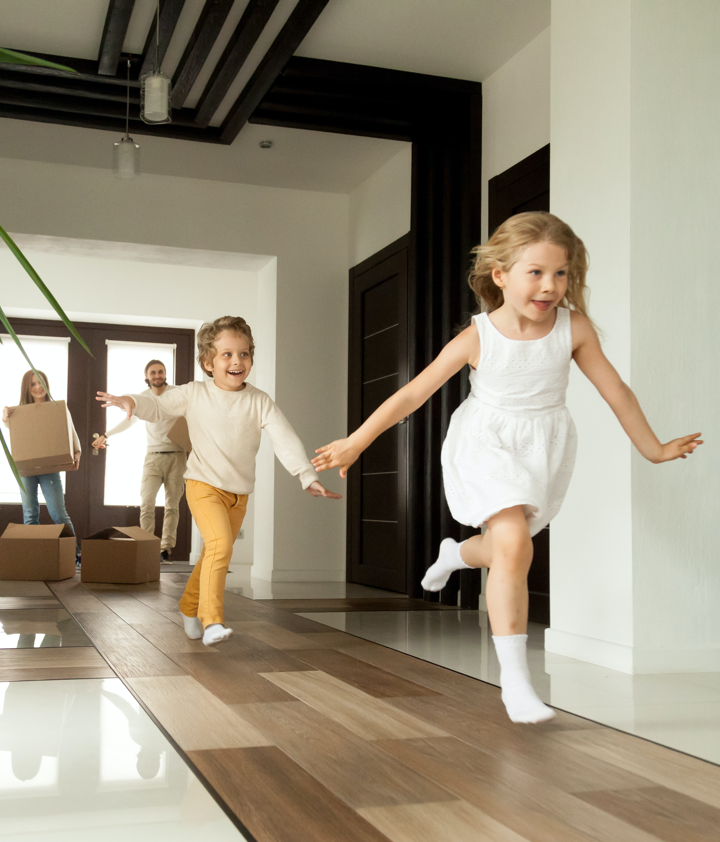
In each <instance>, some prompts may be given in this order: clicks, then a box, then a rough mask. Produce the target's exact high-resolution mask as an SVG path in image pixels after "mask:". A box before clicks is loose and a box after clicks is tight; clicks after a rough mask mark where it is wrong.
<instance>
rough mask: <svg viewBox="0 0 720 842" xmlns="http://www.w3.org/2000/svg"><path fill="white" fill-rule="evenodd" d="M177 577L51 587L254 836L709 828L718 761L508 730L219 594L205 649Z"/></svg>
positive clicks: (370, 656) (402, 664)
mask: <svg viewBox="0 0 720 842" xmlns="http://www.w3.org/2000/svg"><path fill="white" fill-rule="evenodd" d="M186 578H187V576H186V575H184V574H179V573H171V574H167V573H163V577H162V581H161V582H160V583H152V584H150V585H135V586H132V585H128V586H112V585H97V586H92V585H86V586H83V585H81V584H80V583H79V581H78V580H68V581H65V582H59V583H54V584H51V586H50V587H51V588H52V591H53V592H54V593H55V595H56V596H57V599H58V600H59V602H60V603H62V605H63V606H64V607H65V608H66V609H67V610H68V611H70V612H71V613H72V615H73V616H74V617H75V619H76V620H77V621H78V622H79V623H80V625H81V626H82V628H83V629H84V630H85V632H86V634H87V635H88V636H89V637H90V639H91V640H92V641H93V643H94V644H95V646H96V647H97V649H98V651H99V652H100V653H101V655H102V656H103V657H104V658H105V659H106V660H107V662H108V663H109V664H110V666H111V667H112V668H113V670H114V671H115V672H116V673H117V674H118V675H119V676H121V677H122V678H123V679H124V680H125V682H126V683H127V684H128V686H129V687H130V688H131V689H132V691H133V692H134V693H135V694H136V696H137V697H138V698H139V699H140V700H141V702H142V703H143V704H144V706H145V707H146V708H147V710H149V711H150V712H151V713H152V715H153V716H154V717H155V719H156V720H157V721H158V722H159V723H160V724H161V726H162V727H163V728H164V729H165V730H166V732H167V733H168V734H169V735H170V736H171V738H172V739H173V740H174V741H175V742H176V743H177V745H178V746H179V747H180V749H182V750H183V751H184V752H185V753H186V755H187V757H188V758H189V760H190V762H191V763H192V764H193V765H194V766H195V768H196V769H197V770H198V771H199V772H200V773H201V775H202V776H204V778H205V779H206V781H207V782H208V783H209V784H210V786H211V787H212V788H213V789H214V790H215V791H216V793H217V794H218V795H219V796H220V798H221V799H222V800H223V801H224V803H225V804H226V805H227V807H228V808H229V810H230V811H231V812H232V814H234V815H235V816H236V817H237V819H239V821H240V822H241V824H242V826H243V827H245V828H247V830H248V831H249V832H250V834H252V835H253V836H254V837H255V839H257V840H260V842H326V840H327V842H355V840H357V841H358V842H360V840H363V842H365V841H367V842H371V840H377V842H380V840H388V839H389V840H394V842H418V840H430V841H431V842H436V840H447V841H448V842H465V840H468V842H470V840H472V842H476V840H483V841H484V840H488V841H489V842H496V841H497V842H522V840H527V842H590V840H594V842H652V840H664V842H700V840H703V842H705V841H706V840H707V842H710V840H712V841H713V842H717V840H718V839H720V768H719V767H716V766H713V765H712V764H709V763H705V762H703V761H700V760H696V759H694V758H690V757H687V756H686V755H683V754H679V753H677V752H674V751H671V750H669V749H665V748H662V747H659V746H656V745H654V744H652V743H648V742H645V741H643V740H641V739H639V738H636V737H632V736H628V735H626V734H622V733H620V732H617V731H613V730H611V729H609V728H605V727H602V726H599V725H596V724H594V723H592V722H589V721H587V720H583V719H580V718H578V717H574V716H571V715H569V714H566V713H559V714H558V717H557V719H556V720H554V721H553V722H551V723H546V724H543V725H539V726H518V725H513V724H512V723H510V722H509V720H508V719H507V717H506V715H505V712H504V710H503V707H502V703H501V701H500V694H499V691H498V689H497V688H495V687H493V686H491V685H488V684H484V683H482V682H480V681H477V680H474V679H472V678H468V677H467V676H463V675H459V674H457V673H453V672H451V671H448V670H445V669H443V668H442V667H438V666H435V665H433V664H429V663H426V662H424V661H421V660H418V659H415V658H413V657H411V656H408V655H404V654H402V653H399V652H396V651H394V650H391V649H386V648H384V647H382V646H378V645H376V644H373V643H368V642H365V641H362V640H360V639H359V638H355V637H353V636H351V635H348V634H345V633H343V632H336V631H328V629H327V627H326V626H323V625H320V624H317V623H315V622H313V621H310V620H307V619H305V618H302V617H298V616H295V614H293V613H292V611H293V610H296V611H297V610H300V609H299V608H298V606H296V605H290V604H288V605H287V606H286V608H287V610H286V609H285V608H283V607H282V602H280V603H278V602H277V601H269V602H267V603H260V602H253V601H252V600H249V599H246V598H243V597H242V596H238V595H236V594H233V593H228V594H227V599H226V620H227V624H228V625H230V626H231V627H232V628H233V629H234V630H235V634H234V636H233V637H232V638H231V640H230V641H228V642H227V643H225V644H223V645H222V646H221V647H218V648H214V649H213V648H207V647H204V646H203V645H202V643H201V642H200V641H191V640H188V638H187V637H186V636H185V634H184V632H183V629H182V626H181V620H180V617H179V615H178V611H177V599H178V597H179V596H180V594H181V592H182V587H183V584H184V582H185V580H186ZM292 602H294V601H292ZM406 602H407V601H406ZM306 610H310V609H306ZM312 610H318V609H317V606H314V607H313V609H312ZM333 610H338V609H337V608H334V609H333ZM29 654H33V653H32V652H31V653H29ZM10 657H12V656H10Z"/></svg>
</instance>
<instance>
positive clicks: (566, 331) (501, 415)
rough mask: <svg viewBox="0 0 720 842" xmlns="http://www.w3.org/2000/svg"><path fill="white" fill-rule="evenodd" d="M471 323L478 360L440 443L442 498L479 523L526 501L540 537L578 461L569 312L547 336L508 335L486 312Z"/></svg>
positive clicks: (562, 312) (460, 516)
mask: <svg viewBox="0 0 720 842" xmlns="http://www.w3.org/2000/svg"><path fill="white" fill-rule="evenodd" d="M473 321H474V323H475V325H476V327H477V330H478V334H479V337H480V362H479V363H478V367H477V370H471V371H470V384H471V392H470V395H469V396H468V398H467V400H465V401H464V402H463V403H462V404H461V405H460V406H459V407H458V409H457V410H456V411H455V412H454V413H453V416H452V419H451V421H450V426H449V428H448V433H447V438H446V439H445V442H444V444H443V449H442V466H443V480H444V485H445V497H446V498H447V502H448V506H449V507H450V511H451V512H452V516H453V517H454V518H455V520H457V521H459V522H460V523H464V524H467V525H468V526H475V527H479V526H481V525H483V524H484V523H485V522H486V521H487V519H488V518H489V517H492V515H494V514H497V513H498V512H499V511H501V510H502V509H507V508H509V507H510V506H519V505H522V506H524V508H525V516H526V518H527V521H528V526H529V527H530V534H531V535H536V534H537V533H538V532H539V531H540V530H541V529H542V528H543V527H545V526H547V524H548V523H549V522H550V521H551V520H552V519H553V518H554V517H555V515H556V514H557V513H558V512H559V511H560V507H561V505H562V502H563V498H564V497H565V492H566V491H567V488H568V485H569V484H570V477H571V476H572V470H573V466H574V464H575V451H576V447H577V434H576V432H575V425H574V424H573V421H572V418H571V417H570V413H569V412H568V409H567V407H566V406H565V393H566V391H567V385H568V379H569V376H570V362H571V359H572V336H571V332H570V311H569V310H568V309H567V308H565V307H558V308H557V316H556V319H555V325H554V326H553V329H552V330H551V331H550V333H548V334H547V336H544V337H543V338H542V339H530V340H516V339H508V338H507V337H506V336H503V335H502V334H501V333H500V331H499V330H498V329H497V328H496V327H495V326H494V325H493V323H492V322H491V321H490V319H489V318H488V315H487V313H482V314H481V315H479V316H474V317H473Z"/></svg>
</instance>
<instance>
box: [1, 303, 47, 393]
mask: <svg viewBox="0 0 720 842" xmlns="http://www.w3.org/2000/svg"><path fill="white" fill-rule="evenodd" d="M0 323H2V324H3V326H4V327H5V330H6V331H7V332H8V333H9V334H10V336H11V337H12V339H13V340H14V342H15V344H16V345H17V346H18V348H19V349H20V353H21V354H22V355H23V357H25V359H26V360H27V364H28V365H29V366H30V368H31V369H32V370H33V374H34V375H35V377H37V379H38V380H39V381H40V382H41V383H42V387H43V389H45V391H46V392H47V394H48V397H49V398H50V400H52V399H53V396H52V395H51V394H50V389H48V385H47V383H46V382H45V380H44V379H43V377H42V375H41V374H40V372H39V371H38V370H37V369H36V368H35V366H34V365H33V364H32V363H31V362H30V357H28V355H27V354H26V353H25V349H24V348H23V346H22V342H21V341H20V337H19V336H18V335H17V333H15V331H14V330H13V326H12V325H11V324H10V320H9V319H8V317H7V316H6V315H5V313H3V311H2V308H1V307H0Z"/></svg>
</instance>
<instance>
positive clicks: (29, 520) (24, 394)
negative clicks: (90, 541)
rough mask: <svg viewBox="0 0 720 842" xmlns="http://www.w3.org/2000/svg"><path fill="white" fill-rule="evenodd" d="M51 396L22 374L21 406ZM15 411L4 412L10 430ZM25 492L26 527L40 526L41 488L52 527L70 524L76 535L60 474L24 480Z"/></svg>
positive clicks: (75, 439)
mask: <svg viewBox="0 0 720 842" xmlns="http://www.w3.org/2000/svg"><path fill="white" fill-rule="evenodd" d="M38 374H39V375H40V376H41V377H42V379H43V380H44V381H45V384H46V385H47V382H48V378H47V375H46V374H45V373H44V372H42V371H39V372H38ZM49 400H50V396H49V395H48V393H47V392H46V391H45V386H43V384H42V383H41V382H40V380H39V379H38V378H37V377H36V376H35V374H34V373H33V372H32V371H26V372H25V374H23V379H22V383H21V384H20V404H19V405H20V406H25V405H26V404H31V403H43V402H44V401H49ZM14 408H15V407H12V406H6V407H4V408H3V414H2V420H3V423H4V424H5V426H6V427H7V426H8V419H9V418H10V416H11V415H12V412H13V409H14ZM72 432H73V450H74V454H75V455H74V459H75V466H74V468H72V469H71V470H77V468H78V466H79V464H80V453H81V448H80V440H79V439H78V435H77V433H76V432H75V427H74V426H73V428H72ZM23 485H24V486H25V489H24V490H22V489H21V490H20V498H21V500H22V508H23V523H25V524H26V525H33V524H38V523H40V503H39V502H38V487H39V488H42V493H43V497H44V498H45V503H46V504H47V508H48V514H49V515H50V517H51V518H52V520H53V523H67V525H68V526H69V527H70V528H71V529H72V531H73V533H74V532H75V527H74V526H73V525H72V521H71V520H70V515H69V514H68V513H67V509H66V508H65V496H64V494H63V487H62V479H61V477H60V474H58V473H55V474H38V475H37V476H30V477H23ZM76 562H77V563H78V564H79V563H80V552H79V550H77V551H76Z"/></svg>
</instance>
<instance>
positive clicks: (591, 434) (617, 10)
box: [546, 0, 720, 672]
mask: <svg viewBox="0 0 720 842" xmlns="http://www.w3.org/2000/svg"><path fill="white" fill-rule="evenodd" d="M551 29H552V63H551V90H552V97H551V103H552V104H551V156H552V163H551V206H552V210H553V212H554V213H557V214H558V215H559V216H560V217H562V218H563V219H566V220H567V221H568V222H569V223H570V224H571V225H572V226H573V228H574V229H575V231H576V232H577V234H578V235H579V236H580V237H581V238H583V240H584V241H585V243H586V245H587V247H588V249H589V251H590V257H591V271H590V275H589V283H590V286H591V289H592V295H591V297H590V313H591V316H592V317H593V319H594V320H595V321H596V322H597V324H598V326H599V327H600V328H601V330H602V331H603V332H604V334H605V335H604V340H605V341H604V347H605V351H606V353H607V355H608V357H609V358H610V360H611V362H612V363H613V364H614V365H615V367H616V368H617V369H618V371H619V372H620V374H621V376H622V377H623V379H625V381H626V382H628V383H629V384H630V385H631V387H632V388H633V389H634V391H635V392H636V394H637V395H638V397H639V399H640V402H641V404H642V406H643V408H644V409H645V411H646V414H647V415H648V418H649V420H650V422H651V424H652V425H653V427H654V429H655V430H656V432H657V433H658V435H659V436H660V438H661V440H668V439H669V438H672V437H676V436H679V435H681V434H685V433H691V432H696V431H698V430H700V429H703V432H705V431H706V430H707V434H711V433H712V428H711V427H710V426H709V424H710V422H711V419H712V418H713V417H714V418H717V415H718V412H717V410H718V401H717V398H715V397H714V395H716V394H717V391H718V390H717V389H716V388H715V387H714V386H713V379H712V378H713V370H715V371H716V368H717V365H716V364H717V346H718V343H717V340H716V338H715V335H714V334H713V329H714V328H713V325H714V324H716V323H717V317H718V313H720V285H719V284H718V283H717V282H716V281H715V280H714V277H713V276H714V275H715V274H717V260H716V258H715V254H714V252H715V248H714V244H713V234H712V233H711V231H712V229H713V228H714V227H716V222H715V220H716V219H717V213H716V205H717V196H718V195H720V193H719V191H718V188H719V187H720V184H718V180H719V175H718V165H717V152H716V149H717V137H718V134H720V132H719V129H720V125H719V122H718V114H719V110H718V109H719V106H718V99H719V98H718V96H717V94H716V92H715V90H713V89H714V88H715V89H716V86H717V82H718V81H720V55H719V53H718V50H717V49H716V48H715V46H714V44H716V43H717V39H718V36H720V4H717V3H714V2H711V0H687V2H683V3H682V4H678V3H676V2H674V0H603V2H597V0H553V5H552V27H551ZM713 360H714V361H715V362H714V363H713ZM568 402H569V406H570V409H571V412H572V414H573V416H574V418H575V420H576V423H577V426H578V430H579V433H580V448H579V453H578V461H577V465H576V471H575V476H574V478H573V482H572V484H571V487H570V491H569V494H568V499H567V501H566V503H565V506H564V508H563V511H562V513H561V514H560V516H559V517H558V518H557V519H556V521H554V522H553V528H552V530H551V535H552V545H551V621H552V628H551V629H550V630H548V632H547V636H546V646H547V649H548V650H549V651H552V652H558V653H561V654H565V655H568V656H571V657H575V658H579V659H581V660H587V661H591V662H593V663H597V664H602V665H605V666H609V667H612V668H614V669H619V670H624V671H626V672H673V671H691V670H709V669H720V612H719V611H718V610H717V606H716V601H715V600H713V599H711V597H710V596H709V593H710V592H714V594H715V596H716V597H717V595H718V594H719V593H720V565H719V564H718V563H717V559H718V557H720V553H719V552H718V550H719V549H720V546H719V543H720V542H719V541H718V537H717V531H716V530H715V529H714V528H712V524H713V520H716V519H717V518H716V516H715V517H713V512H712V500H713V499H714V500H715V501H717V500H718V499H720V495H718V493H717V492H718V480H717V477H718V475H719V474H718V468H720V464H718V459H717V456H715V455H714V454H713V453H712V451H711V450H710V448H708V447H706V452H705V453H699V454H698V455H697V456H696V457H695V458H694V459H690V460H685V461H682V460H680V461H678V462H675V463H672V464H670V465H651V464H650V463H648V462H647V461H645V460H644V459H643V458H642V457H641V456H640V455H639V454H638V453H637V452H636V451H635V450H634V448H633V447H632V446H631V445H630V444H629V442H628V439H627V437H626V436H625V434H624V433H623V432H622V430H621V429H620V427H619V425H618V423H617V421H616V420H615V418H614V416H613V415H612V413H611V412H610V410H609V408H608V407H607V405H606V404H605V403H604V402H603V401H602V399H601V398H600V397H599V395H598V394H597V392H596V391H595V390H594V388H593V387H592V386H591V385H590V384H589V382H588V381H587V380H586V379H585V378H584V377H583V376H582V375H581V374H580V373H579V371H577V370H574V372H573V376H572V380H571V388H570V392H569V397H568Z"/></svg>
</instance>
